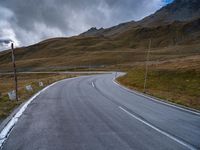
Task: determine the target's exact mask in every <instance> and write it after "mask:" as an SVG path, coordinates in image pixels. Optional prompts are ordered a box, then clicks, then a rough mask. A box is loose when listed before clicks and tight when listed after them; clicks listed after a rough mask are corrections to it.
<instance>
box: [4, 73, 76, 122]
mask: <svg viewBox="0 0 200 150" xmlns="http://www.w3.org/2000/svg"><path fill="white" fill-rule="evenodd" d="M71 77H75V75H69V74H56V73H55V74H47V73H36V74H18V85H19V88H18V89H19V101H10V100H9V98H8V95H7V93H8V92H9V91H12V90H13V89H14V80H13V75H0V93H1V96H0V120H3V119H4V118H6V117H7V116H8V115H9V114H10V113H11V112H12V111H13V110H14V109H15V108H16V107H17V106H19V105H20V104H22V103H23V102H25V101H26V100H27V99H28V98H30V97H31V96H32V95H34V94H35V93H36V92H38V91H39V90H41V89H42V88H44V86H47V85H49V84H51V83H53V82H56V81H58V80H62V79H66V78H71ZM39 82H43V83H44V86H43V87H40V86H39ZM26 85H31V86H32V88H33V91H32V92H28V91H26V89H25V86H26Z"/></svg>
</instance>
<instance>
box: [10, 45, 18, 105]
mask: <svg viewBox="0 0 200 150" xmlns="http://www.w3.org/2000/svg"><path fill="white" fill-rule="evenodd" d="M11 49H12V62H13V72H14V80H15V94H16V100H17V101H18V85H17V70H16V64H15V50H14V44H13V43H11Z"/></svg>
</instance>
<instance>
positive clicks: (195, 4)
mask: <svg viewBox="0 0 200 150" xmlns="http://www.w3.org/2000/svg"><path fill="white" fill-rule="evenodd" d="M198 18H200V0H175V1H174V2H172V3H170V4H168V5H166V6H165V7H163V8H161V9H160V10H158V11H157V12H156V13H154V14H152V15H150V16H148V17H146V18H144V19H143V20H141V21H140V22H139V23H140V24H142V25H144V26H158V25H163V24H167V23H172V22H174V21H191V20H194V19H198Z"/></svg>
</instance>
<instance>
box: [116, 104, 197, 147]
mask: <svg viewBox="0 0 200 150" xmlns="http://www.w3.org/2000/svg"><path fill="white" fill-rule="evenodd" d="M119 108H120V109H121V110H123V111H124V112H126V113H127V114H128V115H130V116H131V117H133V118H135V119H137V120H138V121H140V122H142V123H143V124H145V125H147V126H149V127H151V128H152V129H154V130H156V131H157V132H159V133H161V134H163V135H165V136H167V137H168V138H170V139H172V140H174V141H176V142H178V143H179V144H181V145H183V146H185V147H187V148H188V149H190V150H197V148H195V147H194V146H192V145H190V144H187V143H185V142H184V141H182V140H179V139H177V138H176V137H174V136H172V135H170V134H168V133H166V132H165V131H162V130H160V129H158V128H157V127H155V126H154V125H152V124H150V123H148V122H146V121H144V120H142V119H141V118H139V117H137V116H135V115H133V114H132V113H130V112H129V111H127V110H125V109H124V108H122V107H121V106H119Z"/></svg>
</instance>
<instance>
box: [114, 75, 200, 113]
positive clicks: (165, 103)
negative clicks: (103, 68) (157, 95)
mask: <svg viewBox="0 0 200 150" xmlns="http://www.w3.org/2000/svg"><path fill="white" fill-rule="evenodd" d="M113 83H115V84H116V85H117V86H119V87H121V88H123V89H124V90H126V91H128V92H131V93H133V94H136V95H139V96H142V97H145V98H148V99H150V100H153V101H155V102H158V103H161V104H164V105H167V106H171V107H174V108H177V109H179V110H183V111H186V112H189V113H192V114H195V115H198V116H200V113H199V112H196V111H192V110H190V109H189V108H188V109H186V108H183V107H181V106H176V104H172V103H170V102H164V100H157V99H154V98H152V97H149V96H146V95H144V94H143V93H140V92H137V91H134V90H130V89H128V88H126V87H124V86H122V85H120V84H119V83H117V82H116V81H115V79H114V78H113Z"/></svg>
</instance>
